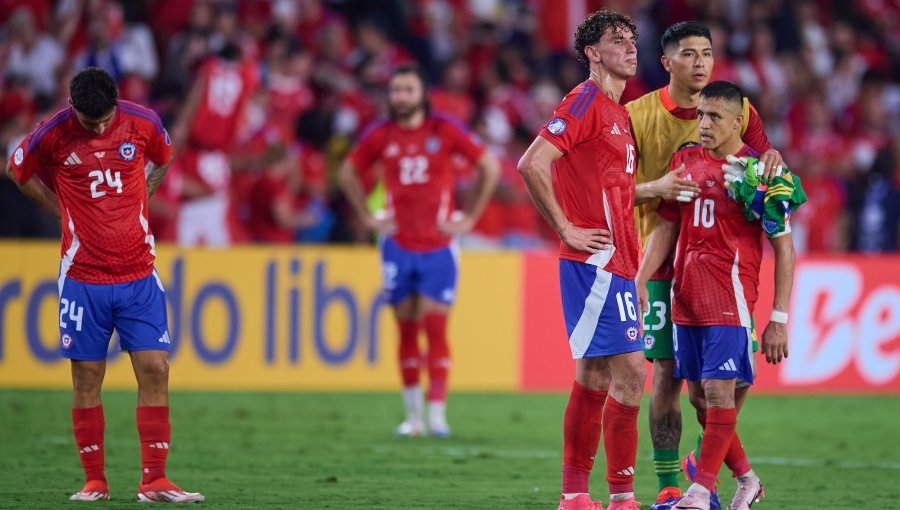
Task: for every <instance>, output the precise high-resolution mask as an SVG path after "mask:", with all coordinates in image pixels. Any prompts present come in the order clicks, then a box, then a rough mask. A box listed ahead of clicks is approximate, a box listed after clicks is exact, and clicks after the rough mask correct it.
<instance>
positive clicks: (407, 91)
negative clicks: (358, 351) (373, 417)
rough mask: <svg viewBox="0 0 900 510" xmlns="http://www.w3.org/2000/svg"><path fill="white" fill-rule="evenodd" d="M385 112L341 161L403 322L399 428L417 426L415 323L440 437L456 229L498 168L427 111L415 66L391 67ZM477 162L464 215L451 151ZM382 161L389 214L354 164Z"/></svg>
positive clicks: (431, 428) (408, 431)
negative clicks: (377, 239) (369, 194)
mask: <svg viewBox="0 0 900 510" xmlns="http://www.w3.org/2000/svg"><path fill="white" fill-rule="evenodd" d="M388 106H389V109H390V112H391V118H390V119H388V120H385V121H382V122H379V123H377V124H375V125H374V126H372V127H370V128H369V129H368V130H367V131H366V132H365V133H363V135H362V136H361V137H360V141H359V144H358V145H357V146H356V147H355V148H354V149H353V151H352V152H351V153H350V155H349V156H348V158H347V160H346V161H345V162H344V164H343V166H342V167H341V170H340V175H339V180H340V184H341V187H342V188H343V190H344V194H345V195H346V197H347V200H348V201H349V202H350V204H351V205H352V206H353V209H354V210H355V211H356V213H357V214H358V215H359V216H360V218H362V219H363V221H365V223H366V225H367V226H368V227H369V228H371V229H372V230H374V231H375V232H377V233H378V234H380V235H381V236H382V237H381V243H380V244H381V256H382V273H383V276H384V288H385V291H386V292H387V294H388V301H389V302H390V304H391V306H392V307H393V309H394V316H395V317H396V319H397V327H398V329H399V330H400V346H399V364H400V372H401V377H402V379H403V401H404V404H405V407H406V419H405V420H404V421H403V423H401V424H400V426H399V427H398V428H397V435H401V436H418V435H422V434H423V433H424V424H423V421H424V413H423V407H424V406H423V402H422V401H423V395H422V389H421V386H420V384H419V372H420V370H419V364H420V358H421V356H420V354H419V328H420V325H421V326H424V329H425V334H426V336H427V338H428V355H427V358H428V382H429V385H430V388H429V391H428V432H429V433H430V434H431V435H433V436H438V437H442V436H447V435H449V434H450V428H449V426H448V425H447V417H446V406H447V378H448V373H449V371H450V348H449V345H448V343H447V314H448V313H449V312H450V307H451V306H452V305H453V301H454V299H455V297H456V279H457V261H456V258H457V257H456V251H457V248H456V246H455V242H454V241H453V238H454V237H455V236H458V235H461V234H464V233H466V232H468V231H469V230H471V229H472V227H473V226H474V225H475V222H476V221H477V220H478V217H479V216H481V213H482V212H483V211H484V208H485V206H486V205H487V202H488V199H490V197H491V195H492V194H493V192H494V188H495V187H496V185H497V179H498V176H499V174H500V167H499V165H498V163H497V159H496V158H495V157H494V156H493V155H492V154H491V153H490V152H489V151H488V150H487V149H485V147H484V145H482V144H481V143H480V142H479V141H477V140H476V139H475V138H474V136H473V135H472V134H471V133H469V131H468V130H467V129H466V128H465V127H463V126H461V125H460V124H459V123H458V122H457V121H455V120H453V119H451V118H449V117H444V116H442V115H439V114H432V113H430V112H429V104H428V91H427V87H426V82H425V76H424V75H423V73H422V71H421V69H420V68H419V67H417V66H414V65H406V66H401V67H398V68H397V69H395V70H394V72H393V75H392V76H391V79H390V81H389V82H388ZM454 155H461V156H463V157H464V158H465V159H466V160H468V162H469V163H473V164H474V165H475V166H476V168H477V169H478V173H479V178H478V185H477V191H476V193H475V200H474V201H473V202H472V203H471V204H469V207H468V208H467V210H466V211H465V213H464V214H463V216H462V217H460V218H454V217H451V212H452V211H453V210H454V209H455V207H454V202H455V199H454V194H455V187H454V185H455V182H456V178H455V169H454V164H453V159H452V158H453V156H454ZM378 164H380V166H381V168H382V176H381V177H382V178H383V179H384V185H385V191H386V206H387V213H388V214H387V217H386V218H377V217H375V216H374V215H372V214H371V213H370V212H369V210H368V208H367V207H366V197H365V194H364V191H363V187H362V183H361V180H360V175H359V174H360V173H362V172H364V173H367V172H372V171H374V169H375V168H376V167H377V166H378Z"/></svg>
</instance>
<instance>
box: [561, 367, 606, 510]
mask: <svg viewBox="0 0 900 510" xmlns="http://www.w3.org/2000/svg"><path fill="white" fill-rule="evenodd" d="M607 394H608V393H607V392H605V391H594V390H589V389H587V388H585V387H584V386H582V385H580V384H578V382H577V381H576V382H575V383H574V384H572V393H571V394H570V395H569V404H568V405H567V406H566V414H565V417H564V418H563V468H562V492H563V494H574V493H578V492H587V491H588V478H589V477H590V475H591V468H592V467H594V457H595V456H596V455H597V448H598V447H599V446H600V430H601V427H602V423H603V420H602V416H603V404H604V403H605V402H606V396H607Z"/></svg>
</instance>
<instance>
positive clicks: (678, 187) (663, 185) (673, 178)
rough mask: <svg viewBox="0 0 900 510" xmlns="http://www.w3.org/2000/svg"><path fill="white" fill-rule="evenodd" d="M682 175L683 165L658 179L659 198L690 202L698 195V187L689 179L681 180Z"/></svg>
mask: <svg viewBox="0 0 900 510" xmlns="http://www.w3.org/2000/svg"><path fill="white" fill-rule="evenodd" d="M683 173H684V164H682V165H681V166H679V167H678V168H676V169H675V170H673V171H671V172H669V173H667V174H666V175H664V176H662V177H660V179H659V186H660V195H659V196H660V198H662V199H663V200H677V201H679V202H690V201H691V200H693V199H695V198H697V196H698V195H700V186H698V185H697V183H696V182H694V181H692V180H690V179H683V178H682V177H681V174H683Z"/></svg>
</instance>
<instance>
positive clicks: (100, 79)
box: [69, 67, 119, 118]
mask: <svg viewBox="0 0 900 510" xmlns="http://www.w3.org/2000/svg"><path fill="white" fill-rule="evenodd" d="M69 97H71V98H72V106H74V107H75V109H76V110H78V111H79V112H81V113H82V114H84V115H87V116H88V117H93V118H97V117H102V116H104V115H106V114H107V113H109V111H110V110H112V109H113V108H114V107H115V106H116V100H117V99H118V98H119V87H118V86H117V85H116V80H114V79H113V77H112V76H111V75H110V74H109V73H107V72H106V71H104V70H103V69H100V68H99V67H88V68H87V69H84V70H82V71H80V72H79V73H78V74H76V75H75V76H74V77H73V78H72V81H70V82H69Z"/></svg>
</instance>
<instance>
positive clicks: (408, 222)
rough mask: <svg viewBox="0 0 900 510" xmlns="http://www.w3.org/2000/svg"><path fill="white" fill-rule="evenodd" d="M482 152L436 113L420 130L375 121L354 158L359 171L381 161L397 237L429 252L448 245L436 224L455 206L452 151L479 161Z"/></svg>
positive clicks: (408, 245)
mask: <svg viewBox="0 0 900 510" xmlns="http://www.w3.org/2000/svg"><path fill="white" fill-rule="evenodd" d="M484 151H485V148H484V146H483V145H482V144H481V143H480V142H478V141H477V140H476V139H475V138H474V137H473V135H472V134H471V133H470V132H469V131H468V130H467V129H466V128H465V127H463V126H462V125H460V124H459V123H458V122H457V121H455V120H452V119H450V118H449V117H444V116H442V115H439V114H432V115H430V116H428V118H427V119H426V120H425V122H424V123H423V124H422V125H421V126H419V127H418V128H417V129H404V128H402V127H400V126H399V125H397V123H396V122H393V121H385V122H382V123H379V124H376V125H375V126H373V127H372V128H371V129H370V130H369V131H368V133H366V134H364V135H363V136H362V137H361V139H360V142H359V144H358V145H357V146H356V147H355V148H354V149H353V151H352V152H351V153H350V161H351V162H352V163H353V165H354V166H356V168H357V170H358V171H359V172H360V173H366V172H369V171H370V170H371V169H372V166H373V165H374V164H376V163H378V162H380V163H381V165H382V168H383V173H384V185H385V191H386V206H387V212H388V214H389V215H391V216H392V217H393V218H394V221H396V222H397V232H396V234H395V235H394V240H395V241H396V242H397V244H399V245H400V246H401V247H402V248H404V249H407V250H412V251H430V250H436V249H438V248H443V247H444V246H447V245H448V244H450V238H449V237H447V236H445V235H444V234H442V233H441V231H440V230H439V229H438V225H440V224H441V223H444V222H446V221H447V218H448V217H449V216H450V213H451V212H452V210H453V208H454V205H455V204H454V184H455V182H456V172H455V166H454V164H453V159H452V158H453V155H454V154H458V155H461V156H463V157H464V158H466V159H467V160H469V161H470V162H471V163H475V162H477V161H478V160H479V159H480V158H481V156H482V155H483V154H484Z"/></svg>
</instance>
